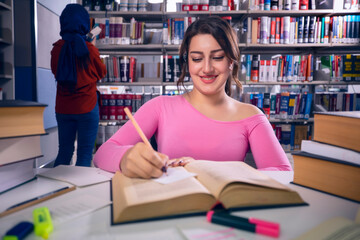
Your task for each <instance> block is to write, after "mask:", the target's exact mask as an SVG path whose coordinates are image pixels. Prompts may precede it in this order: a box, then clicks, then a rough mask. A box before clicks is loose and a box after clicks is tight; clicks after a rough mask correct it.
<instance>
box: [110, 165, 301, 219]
mask: <svg viewBox="0 0 360 240" xmlns="http://www.w3.org/2000/svg"><path fill="white" fill-rule="evenodd" d="M172 170H174V171H175V170H176V171H188V172H191V173H195V174H196V177H188V178H185V179H182V180H180V181H177V182H172V183H169V184H161V183H158V182H155V181H154V180H152V179H150V180H149V179H138V178H128V177H126V176H124V175H123V174H122V173H120V172H116V173H115V175H114V177H113V178H112V181H111V183H112V184H111V197H112V202H113V204H112V223H113V224H122V223H130V222H137V221H146V220H157V219H163V218H175V217H180V216H191V215H200V214H204V213H205V212H207V211H209V210H211V209H213V208H214V206H219V205H222V206H223V207H224V208H226V209H229V210H232V209H234V210H235V209H236V210H241V209H256V208H270V207H286V206H298V205H299V206H300V205H307V203H306V202H304V200H303V199H302V198H301V197H300V195H299V194H298V193H297V192H296V191H293V190H291V189H290V188H288V187H287V186H285V185H283V184H281V183H279V182H277V181H275V180H274V179H272V178H270V177H268V176H266V175H265V174H263V173H261V172H260V171H258V170H256V169H254V168H252V167H251V166H249V165H247V164H246V163H244V162H231V161H228V162H214V161H205V160H196V161H193V162H191V163H189V164H187V165H186V166H185V167H184V168H181V167H177V168H175V169H172Z"/></svg>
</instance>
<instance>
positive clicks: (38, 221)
mask: <svg viewBox="0 0 360 240" xmlns="http://www.w3.org/2000/svg"><path fill="white" fill-rule="evenodd" d="M33 219H34V230H35V234H36V235H37V236H40V237H42V238H44V239H48V237H49V235H50V233H51V232H52V231H53V229H54V227H53V224H52V220H51V215H50V211H49V209H48V208H47V207H40V208H35V209H34V210H33Z"/></svg>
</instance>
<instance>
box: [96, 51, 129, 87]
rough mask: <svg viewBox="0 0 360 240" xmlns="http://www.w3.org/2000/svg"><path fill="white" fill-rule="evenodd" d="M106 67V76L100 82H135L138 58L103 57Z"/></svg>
mask: <svg viewBox="0 0 360 240" xmlns="http://www.w3.org/2000/svg"><path fill="white" fill-rule="evenodd" d="M101 60H102V61H103V63H104V64H105V65H106V76H105V77H104V78H103V79H101V80H100V82H124V83H127V82H134V81H135V79H136V58H135V57H129V56H113V55H111V56H101Z"/></svg>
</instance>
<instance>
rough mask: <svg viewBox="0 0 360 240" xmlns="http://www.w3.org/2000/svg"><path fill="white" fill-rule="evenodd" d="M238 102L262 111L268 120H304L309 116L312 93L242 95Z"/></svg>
mask: <svg viewBox="0 0 360 240" xmlns="http://www.w3.org/2000/svg"><path fill="white" fill-rule="evenodd" d="M240 101H242V102H245V103H250V104H253V105H255V106H257V107H258V108H260V109H262V110H263V111H264V113H265V115H266V116H267V117H268V119H270V120H274V119H279V120H290V119H305V120H308V119H309V118H310V116H311V110H312V103H313V94H312V93H307V92H305V93H289V92H282V93H259V92H258V93H243V94H242V95H241V97H240Z"/></svg>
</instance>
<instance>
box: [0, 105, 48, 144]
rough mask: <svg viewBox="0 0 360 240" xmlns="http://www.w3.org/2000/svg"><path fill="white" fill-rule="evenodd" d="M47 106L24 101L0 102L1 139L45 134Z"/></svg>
mask: <svg viewBox="0 0 360 240" xmlns="http://www.w3.org/2000/svg"><path fill="white" fill-rule="evenodd" d="M46 106H47V105H46V104H41V103H38V102H30V101H22V100H3V101H0V138H5V137H16V136H27V135H37V134H45V129H44V119H43V113H44V110H45V107H46Z"/></svg>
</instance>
